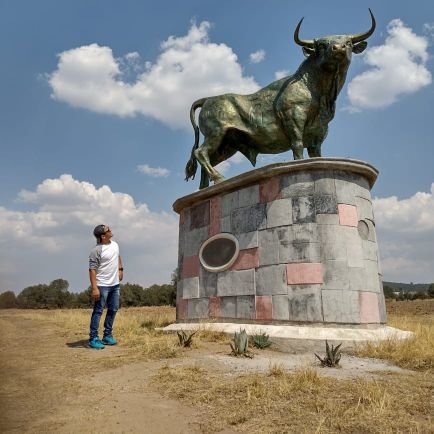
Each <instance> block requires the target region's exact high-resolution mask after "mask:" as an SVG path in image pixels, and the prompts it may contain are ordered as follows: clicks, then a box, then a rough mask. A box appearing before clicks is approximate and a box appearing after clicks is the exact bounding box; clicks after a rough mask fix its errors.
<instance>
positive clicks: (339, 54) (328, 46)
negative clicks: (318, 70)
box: [294, 9, 376, 63]
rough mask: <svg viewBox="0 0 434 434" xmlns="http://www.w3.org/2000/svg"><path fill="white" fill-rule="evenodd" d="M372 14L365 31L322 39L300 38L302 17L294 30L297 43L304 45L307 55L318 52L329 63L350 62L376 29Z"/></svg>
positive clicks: (365, 45) (362, 48)
mask: <svg viewBox="0 0 434 434" xmlns="http://www.w3.org/2000/svg"><path fill="white" fill-rule="evenodd" d="M369 13H370V14H371V28H370V29H369V30H368V31H367V32H365V33H358V34H355V35H347V36H328V37H325V38H321V39H312V40H309V39H300V38H299V36H298V34H299V31H300V27H301V23H302V22H303V19H304V18H302V19H301V20H300V22H299V23H298V25H297V27H296V29H295V32H294V41H295V43H296V44H298V45H300V46H301V47H303V53H304V55H305V56H306V57H308V56H310V55H313V54H317V55H318V56H320V57H321V58H326V59H327V63H341V62H342V61H346V62H348V63H349V62H350V61H351V54H352V53H356V54H357V53H361V52H362V51H363V50H364V49H365V48H366V47H367V45H368V43H367V42H366V41H365V39H368V38H369V36H371V35H372V34H373V33H374V30H375V25H376V24H375V18H374V15H373V13H372V11H371V9H369Z"/></svg>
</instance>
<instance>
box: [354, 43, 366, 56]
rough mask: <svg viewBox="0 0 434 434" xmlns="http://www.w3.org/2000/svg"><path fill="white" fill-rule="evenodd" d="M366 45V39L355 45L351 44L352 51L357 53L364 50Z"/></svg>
mask: <svg viewBox="0 0 434 434" xmlns="http://www.w3.org/2000/svg"><path fill="white" fill-rule="evenodd" d="M367 46H368V43H367V42H366V41H362V42H359V43H358V44H356V45H353V53H356V54H359V53H362V52H363V51H365V48H366V47H367Z"/></svg>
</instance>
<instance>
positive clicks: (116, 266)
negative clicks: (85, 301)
mask: <svg viewBox="0 0 434 434" xmlns="http://www.w3.org/2000/svg"><path fill="white" fill-rule="evenodd" d="M93 234H94V235H95V238H96V241H97V245H96V246H95V247H94V248H93V249H92V250H91V252H90V255H89V278H90V285H91V288H92V292H91V296H92V299H93V301H94V305H93V312H92V317H91V320H90V333H89V347H90V348H94V349H96V350H101V349H103V348H104V345H116V344H117V341H116V339H115V338H114V337H113V322H114V320H115V316H116V312H117V311H118V309H119V289H120V288H119V282H120V281H121V280H122V278H123V274H124V269H123V267H122V259H121V257H120V255H119V246H118V244H117V243H116V241H113V240H112V239H111V238H112V236H113V234H112V231H111V230H110V228H109V227H108V226H106V225H98V226H97V227H96V228H95V229H94V230H93ZM105 306H107V313H106V317H105V321H104V335H103V339H102V341H101V340H100V339H99V337H98V328H99V321H100V319H101V315H102V312H103V310H104V307H105Z"/></svg>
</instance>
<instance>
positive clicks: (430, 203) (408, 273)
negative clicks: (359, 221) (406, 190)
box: [373, 183, 434, 283]
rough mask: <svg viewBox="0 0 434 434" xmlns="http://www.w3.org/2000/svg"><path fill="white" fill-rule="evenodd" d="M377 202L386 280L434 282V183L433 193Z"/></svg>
mask: <svg viewBox="0 0 434 434" xmlns="http://www.w3.org/2000/svg"><path fill="white" fill-rule="evenodd" d="M373 204H374V210H375V220H376V226H377V232H378V237H379V247H380V252H381V257H382V268H383V273H384V278H385V280H389V281H403V282H409V281H413V282H415V283H416V282H420V283H430V282H434V218H433V215H434V183H433V184H432V185H431V191H430V192H429V193H424V192H418V193H416V194H414V195H413V196H412V197H410V198H408V199H401V200H400V199H398V198H397V197H396V196H392V197H388V198H380V199H379V198H376V199H375V200H374V201H373Z"/></svg>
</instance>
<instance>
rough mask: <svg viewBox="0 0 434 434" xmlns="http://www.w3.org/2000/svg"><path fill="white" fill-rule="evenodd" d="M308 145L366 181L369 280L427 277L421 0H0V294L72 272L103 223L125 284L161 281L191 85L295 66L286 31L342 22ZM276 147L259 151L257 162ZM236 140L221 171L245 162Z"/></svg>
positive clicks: (307, 33)
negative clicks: (345, 68)
mask: <svg viewBox="0 0 434 434" xmlns="http://www.w3.org/2000/svg"><path fill="white" fill-rule="evenodd" d="M368 7H370V8H371V9H372V11H373V13H374V15H375V17H376V20H377V28H376V31H375V33H374V34H373V35H372V36H371V37H370V38H369V39H368V48H367V49H366V50H365V51H364V52H363V53H362V54H358V55H353V61H352V63H351V65H350V68H349V72H348V75H347V80H346V83H345V86H344V88H343V89H342V91H341V93H340V95H339V97H338V100H337V111H336V115H335V119H334V120H333V121H332V122H331V123H330V125H329V134H328V137H327V139H326V140H325V142H324V143H323V145H322V151H323V156H324V157H342V158H354V159H359V160H363V161H366V162H368V163H370V164H372V165H373V166H375V167H376V168H377V169H378V170H379V172H380V174H379V177H378V179H377V181H376V184H375V185H374V187H373V189H372V197H373V199H374V211H375V219H376V227H377V235H378V238H379V246H380V254H381V266H382V270H383V276H384V280H386V281H395V282H414V283H428V282H434V140H433V138H434V116H433V107H434V85H433V73H434V60H433V54H434V2H432V1H431V0H414V1H412V2H407V1H403V0H396V1H394V2H386V1H380V0H370V1H369V3H366V2H364V1H360V2H348V1H340V0H330V1H327V2H324V1H323V0H312V1H309V2H291V1H289V0H285V1H283V0H269V1H264V0H261V1H260V0H243V1H242V0H231V1H229V0H219V1H211V0H209V1H204V0H183V1H182V2H180V1H175V0H173V1H169V0H159V1H153V0H150V1H143V0H142V1H139V0H137V1H133V0H124V1H122V2H119V1H114V0H92V1H89V0H86V1H85V0H74V1H73V2H60V1H57V0H38V1H37V2H35V1H30V0H27V1H23V0H14V1H12V0H0V49H1V53H2V68H0V95H1V98H0V113H1V116H0V151H1V154H0V292H3V291H7V290H12V291H14V292H16V293H19V292H20V291H21V290H22V289H23V288H25V287H27V286H30V285H34V284H38V283H49V282H51V281H52V280H54V279H57V278H63V279H66V280H67V281H68V282H69V284H70V287H69V289H70V291H73V292H79V291H82V290H84V289H86V288H87V287H88V286H89V281H88V271H87V269H88V254H89V251H90V249H91V248H92V247H93V245H94V244H95V239H94V238H93V236H92V230H93V228H94V227H95V226H96V225H98V224H100V223H105V224H108V225H109V226H110V227H111V228H112V230H113V233H114V239H115V240H117V241H118V243H119V244H120V248H121V254H122V257H123V262H124V267H125V282H131V283H138V284H140V285H143V286H145V287H146V286H150V285H152V284H154V283H156V284H162V283H168V282H170V279H171V274H172V272H173V270H174V269H175V267H176V263H177V239H178V216H177V214H175V213H174V211H173V210H172V204H173V202H174V201H175V200H176V199H178V198H179V197H182V196H185V195H187V194H190V193H192V192H194V191H196V190H197V189H198V186H199V178H200V177H199V176H197V177H196V179H195V180H194V181H190V182H188V183H187V182H185V181H184V168H185V164H186V162H187V160H188V158H189V155H190V152H191V148H192V145H193V142H194V134H193V130H192V127H191V124H190V121H189V110H190V107H191V104H192V102H193V101H194V100H196V99H198V98H201V97H205V96H211V95H218V94H222V93H226V92H236V93H239V94H248V93H252V92H255V91H256V90H258V89H260V88H261V87H264V86H266V85H268V84H269V83H271V82H272V81H274V80H276V79H277V78H280V77H283V76H286V75H289V74H291V73H293V72H295V71H296V69H297V68H298V66H299V65H300V63H301V62H302V61H303V60H304V57H303V53H302V50H301V48H300V47H299V46H297V45H296V44H295V43H294V41H293V33H294V29H295V27H296V25H297V23H298V22H299V20H300V19H301V18H302V17H305V18H304V21H303V25H302V27H301V31H300V36H301V38H304V39H314V38H318V37H321V36H326V35H332V34H351V33H359V32H363V31H366V30H368V29H369V28H370V24H371V22H370V16H369V12H368ZM291 159H292V153H290V152H287V153H283V154H278V155H274V156H269V155H268V156H267V155H262V156H260V157H259V159H258V164H257V167H261V166H264V165H267V164H270V163H275V162H283V161H287V160H291ZM251 169H252V167H251V165H250V163H249V162H248V161H247V160H246V159H245V158H244V157H242V156H240V155H238V154H236V155H235V156H234V157H233V158H232V159H231V160H229V161H227V162H225V163H223V164H222V166H221V167H220V170H221V171H223V172H224V174H225V177H227V178H229V177H231V176H234V175H238V174H240V173H243V172H245V171H248V170H251Z"/></svg>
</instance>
